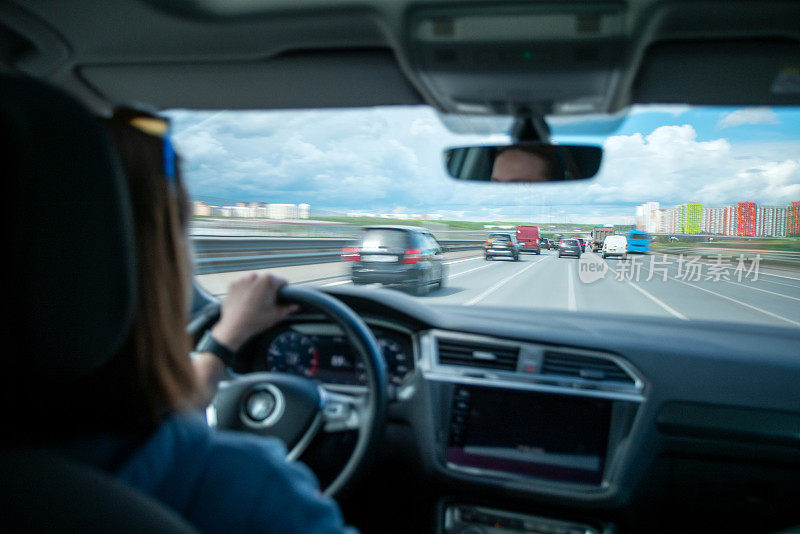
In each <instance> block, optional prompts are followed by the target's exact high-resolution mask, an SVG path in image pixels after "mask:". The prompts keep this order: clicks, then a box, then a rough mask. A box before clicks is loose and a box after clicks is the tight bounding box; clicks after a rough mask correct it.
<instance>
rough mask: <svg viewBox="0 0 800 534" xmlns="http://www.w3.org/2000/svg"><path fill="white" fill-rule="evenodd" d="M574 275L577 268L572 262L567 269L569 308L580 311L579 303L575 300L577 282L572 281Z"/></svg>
mask: <svg viewBox="0 0 800 534" xmlns="http://www.w3.org/2000/svg"><path fill="white" fill-rule="evenodd" d="M574 275H575V269H574V268H573V267H572V262H570V264H569V269H568V270H567V309H568V310H569V311H578V303H577V302H576V301H575V283H574V282H573V281H572V279H573V278H574Z"/></svg>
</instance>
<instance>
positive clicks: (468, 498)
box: [243, 288, 800, 533]
mask: <svg viewBox="0 0 800 534" xmlns="http://www.w3.org/2000/svg"><path fill="white" fill-rule="evenodd" d="M329 292H330V293H332V294H333V295H334V296H336V297H338V298H339V299H341V300H342V301H343V302H344V303H345V304H347V305H348V306H350V307H351V308H352V309H353V310H354V311H355V312H356V313H357V314H358V315H360V316H361V317H362V318H363V319H364V320H365V322H366V323H367V324H368V326H369V327H370V328H371V329H372V330H373V332H374V334H375V335H376V337H377V339H378V342H379V343H380V346H381V349H382V350H383V355H384V357H385V358H386V363H387V367H388V369H389V372H390V377H391V378H390V380H391V385H392V386H393V387H394V388H396V392H397V395H393V396H390V398H391V399H392V400H391V403H390V405H389V411H388V416H389V424H388V427H387V430H386V438H385V443H384V444H383V447H384V450H385V453H382V454H385V456H382V457H381V458H378V459H377V461H376V465H375V467H374V469H373V471H372V472H373V475H371V476H373V477H374V480H371V482H370V480H369V479H368V481H367V482H366V483H365V484H364V488H365V490H364V491H365V492H367V493H368V494H361V495H359V496H358V497H357V498H354V502H357V503H359V509H360V510H363V508H361V506H362V504H363V503H365V502H366V503H369V502H372V503H373V505H374V506H375V507H376V509H381V510H384V511H386V513H389V512H388V511H387V507H390V505H389V504H387V503H397V509H396V510H395V509H392V510H394V512H396V514H394V515H395V516H397V517H402V518H403V519H402V520H399V521H398V524H397V528H398V529H399V530H398V531H400V530H403V529H405V530H407V531H414V530H420V531H429V528H428V523H427V521H428V520H429V519H430V517H431V515H433V516H436V518H437V519H436V524H437V532H443V533H450V532H454V533H455V532H489V531H491V532H502V531H504V530H506V531H509V532H519V531H526V532H583V533H587V532H597V533H605V532H617V531H619V532H626V531H630V532H639V531H647V532H655V531H675V530H680V528H681V525H682V524H683V521H687V520H689V518H691V517H697V513H698V510H703V511H706V512H707V514H706V515H705V516H703V517H705V518H706V519H701V520H700V523H697V525H703V526H704V527H708V528H711V529H712V530H717V527H720V529H721V528H723V527H729V528H731V529H733V530H737V529H740V528H741V527H743V526H744V527H745V529H746V530H748V531H753V532H765V531H766V532H769V531H771V529H772V530H778V527H780V526H785V525H787V524H791V523H792V522H793V521H795V520H796V523H800V516H798V515H797V512H796V502H797V501H798V500H800V490H798V486H797V484H796V480H797V479H798V478H800V409H799V408H798V407H800V390H798V388H797V384H798V383H800V361H799V360H798V358H797V347H798V346H800V333H798V332H797V331H796V330H792V329H778V328H772V327H757V326H752V325H736V326H732V325H726V324H722V323H701V322H695V321H693V322H677V321H664V320H656V319H648V318H640V317H637V318H634V317H628V318H626V320H625V321H621V320H620V319H619V318H618V317H614V316H608V317H601V316H598V315H591V316H590V315H588V314H586V315H582V314H579V313H566V312H565V313H560V312H554V311H537V310H525V311H522V310H504V309H491V310H486V309H484V310H473V309H470V308H465V307H456V306H452V307H451V306H441V305H440V306H424V305H421V304H419V303H417V302H416V301H414V299H410V298H404V296H402V295H400V294H398V293H397V292H394V291H384V290H374V289H373V290H370V291H369V292H363V291H359V289H358V288H354V289H344V288H337V289H336V290H332V291H329ZM632 326H635V328H632ZM631 331H635V332H637V336H631V335H630V332H631ZM243 353H245V354H246V356H247V359H246V361H245V362H243V365H244V366H245V367H246V369H243V370H244V371H248V370H251V371H274V372H288V373H293V374H297V375H300V376H305V377H308V378H311V379H313V380H315V381H317V382H318V383H319V384H321V385H322V386H324V387H326V388H331V389H336V388H344V389H348V390H349V391H353V392H355V393H356V394H358V392H359V391H365V388H364V387H362V386H363V384H364V377H363V374H362V366H361V364H360V362H359V358H358V356H357V355H356V353H355V351H353V350H352V349H351V348H350V347H349V345H348V343H347V341H346V339H345V338H344V337H343V335H342V332H341V331H339V329H338V327H337V326H335V325H333V324H332V323H330V322H328V321H326V320H325V319H324V318H322V317H320V316H296V317H294V318H292V320H291V322H288V323H284V324H282V325H281V326H279V327H278V328H275V329H274V330H272V331H270V332H268V333H266V334H264V335H262V336H259V337H258V338H256V339H255V340H253V342H252V343H251V344H250V346H248V347H247V350H246V351H243ZM342 439H344V437H342ZM333 450H335V447H332V448H326V449H324V453H322V454H321V455H320V456H321V458H322V459H321V463H322V464H325V463H327V462H330V458H331V457H332V453H331V451H333ZM304 461H305V460H304ZM312 467H313V468H314V469H315V471H317V466H316V465H312ZM392 469H395V471H391V470H392ZM385 470H388V471H385ZM392 477H394V478H398V477H399V478H402V479H404V480H405V479H409V480H411V479H413V478H414V477H416V480H417V482H418V483H419V484H420V485H421V487H423V486H424V487H425V488H430V489H429V490H427V489H426V490H424V491H423V490H420V491H418V492H415V494H414V495H413V496H409V495H408V494H404V493H402V492H399V490H398V492H394V490H392V487H393V486H392V485H388V486H387V485H386V481H387V480H392ZM400 486H402V485H399V486H398V488H399V487H400ZM376 487H381V488H384V489H383V490H381V492H375V488H376ZM370 492H372V493H370ZM687 495H691V498H687ZM412 499H413V500H412ZM410 509H413V510H416V511H418V512H415V513H414V514H409V513H407V510H410ZM362 513H363V512H362ZM417 513H418V514H420V515H425V514H428V515H427V516H425V517H420V518H418V521H419V522H418V523H412V521H414V520H417V519H415V517H416V514H417ZM693 513H694V515H693ZM374 521H375V522H376V523H375V524H376V525H380V528H377V531H382V530H383V529H385V523H383V521H384V516H383V515H382V514H376V516H375V518H374ZM401 527H402V528H401ZM368 530H369V528H365V531H368ZM390 531H391V529H390Z"/></svg>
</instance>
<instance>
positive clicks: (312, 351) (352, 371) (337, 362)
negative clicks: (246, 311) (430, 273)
mask: <svg viewBox="0 0 800 534" xmlns="http://www.w3.org/2000/svg"><path fill="white" fill-rule="evenodd" d="M372 330H373V332H374V333H375V337H376V338H377V340H378V344H379V345H380V348H381V351H382V352H383V357H384V359H385V360H386V367H387V370H388V372H389V383H391V384H393V385H395V386H401V385H402V384H403V383H404V382H405V381H406V379H407V378H408V377H409V375H410V374H411V373H412V372H413V370H414V356H413V350H412V344H411V338H410V337H409V336H406V335H404V334H402V333H401V332H397V331H394V330H388V329H384V328H377V327H374V328H372ZM264 345H265V346H263V345H262V349H261V350H259V351H257V353H260V354H258V355H257V356H256V357H255V358H254V361H253V370H254V371H268V372H276V373H290V374H295V375H298V376H303V377H307V378H311V379H313V380H316V381H319V382H321V383H325V384H342V385H365V384H366V375H365V372H364V362H363V361H361V357H360V356H359V355H358V353H357V352H356V350H355V349H354V348H353V347H352V345H351V344H350V343H349V342H348V341H347V337H345V336H344V335H342V334H341V333H339V332H337V331H336V329H335V327H334V328H331V327H330V325H315V324H312V323H303V324H296V325H290V326H288V327H286V328H283V329H281V330H279V331H278V332H276V333H275V335H274V336H270V337H269V339H267V340H265V342H264ZM264 349H266V350H264Z"/></svg>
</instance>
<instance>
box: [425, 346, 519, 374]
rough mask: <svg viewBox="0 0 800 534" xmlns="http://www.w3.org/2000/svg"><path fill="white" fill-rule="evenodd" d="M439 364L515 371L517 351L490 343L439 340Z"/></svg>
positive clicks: (513, 348) (514, 348)
mask: <svg viewBox="0 0 800 534" xmlns="http://www.w3.org/2000/svg"><path fill="white" fill-rule="evenodd" d="M438 347H439V364H441V365H463V366H468V367H482V368H486V369H496V370H502V371H515V370H516V369H517V359H518V358H519V349H518V348H516V347H510V346H504V345H494V344H491V343H482V342H470V341H457V340H451V339H439V340H438Z"/></svg>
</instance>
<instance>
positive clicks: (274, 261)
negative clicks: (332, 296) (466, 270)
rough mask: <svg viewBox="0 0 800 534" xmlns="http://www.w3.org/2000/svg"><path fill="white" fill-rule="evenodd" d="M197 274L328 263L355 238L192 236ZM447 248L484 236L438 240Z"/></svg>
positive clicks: (474, 245) (469, 245) (471, 244)
mask: <svg viewBox="0 0 800 534" xmlns="http://www.w3.org/2000/svg"><path fill="white" fill-rule="evenodd" d="M192 243H193V244H194V252H195V263H194V268H195V274H211V273H221V272H228V271H244V270H250V269H267V268H271V267H288V266H292V265H309V264H313V263H329V262H334V261H339V260H340V259H341V251H342V248H343V247H346V246H348V245H350V246H353V240H352V239H340V238H325V237H319V238H315V237H305V238H290V237H204V236H194V237H193V238H192ZM439 243H441V244H442V246H443V247H444V250H445V252H454V251H459V250H472V249H478V248H481V247H482V246H483V240H480V241H475V240H439Z"/></svg>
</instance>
